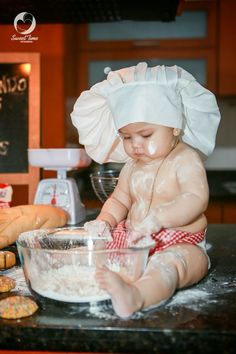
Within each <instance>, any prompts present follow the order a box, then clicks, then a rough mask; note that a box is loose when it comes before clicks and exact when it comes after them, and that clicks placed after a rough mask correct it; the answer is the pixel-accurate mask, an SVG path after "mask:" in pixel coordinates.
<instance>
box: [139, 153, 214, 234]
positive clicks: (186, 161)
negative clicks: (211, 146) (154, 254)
mask: <svg viewBox="0 0 236 354" xmlns="http://www.w3.org/2000/svg"><path fill="white" fill-rule="evenodd" d="M175 163H176V171H175V173H176V179H177V184H178V189H179V192H177V193H176V196H175V197H174V198H173V199H171V200H170V201H167V202H164V203H161V204H158V205H156V206H154V207H153V208H152V209H151V211H150V212H149V214H148V216H147V217H146V218H145V219H144V220H143V222H142V225H140V226H141V229H146V230H148V231H149V232H154V231H158V228H159V229H161V228H162V227H164V228H171V227H173V228H175V227H181V226H185V225H188V224H190V223H192V222H193V221H195V220H196V219H197V218H198V217H199V216H200V215H202V214H203V212H204V211H205V210H206V208H207V204H208V198H209V189H208V183H207V178H206V172H205V168H204V166H203V163H202V161H201V159H200V157H199V155H198V153H197V152H195V151H192V150H186V151H184V152H183V153H181V155H180V156H179V158H178V160H177V161H176V162H175Z"/></svg>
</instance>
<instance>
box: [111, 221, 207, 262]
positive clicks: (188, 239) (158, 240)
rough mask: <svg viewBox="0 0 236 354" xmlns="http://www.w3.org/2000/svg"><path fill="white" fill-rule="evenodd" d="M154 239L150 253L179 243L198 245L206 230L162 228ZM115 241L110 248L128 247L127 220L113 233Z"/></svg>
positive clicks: (153, 236) (155, 234) (153, 235)
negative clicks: (191, 230) (193, 231)
mask: <svg viewBox="0 0 236 354" xmlns="http://www.w3.org/2000/svg"><path fill="white" fill-rule="evenodd" d="M151 236H152V239H153V240H154V241H155V244H156V245H155V247H154V248H152V249H151V251H150V253H149V255H152V254H153V253H155V252H158V251H162V250H164V249H165V248H167V247H169V246H172V245H176V244H178V243H190V244H192V245H196V244H198V243H200V242H202V241H203V240H204V238H205V231H199V232H196V233H191V232H187V231H181V230H175V229H161V230H160V231H159V232H157V233H153V234H152V235H151ZM112 237H113V241H111V242H109V243H108V244H107V248H108V249H118V248H126V247H128V238H127V231H126V228H125V220H123V221H121V222H120V223H119V224H118V225H117V227H116V229H115V231H113V233H112Z"/></svg>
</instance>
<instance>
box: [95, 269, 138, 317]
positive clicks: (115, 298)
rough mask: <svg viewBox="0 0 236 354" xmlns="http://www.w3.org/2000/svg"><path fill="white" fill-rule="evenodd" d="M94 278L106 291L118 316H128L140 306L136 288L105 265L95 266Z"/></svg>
mask: <svg viewBox="0 0 236 354" xmlns="http://www.w3.org/2000/svg"><path fill="white" fill-rule="evenodd" d="M96 280H97V282H98V284H99V286H100V288H101V289H103V290H105V291H107V292H108V294H109V295H110V296H111V301H112V305H113V308H114V310H115V312H116V314H117V315H118V316H120V317H123V318H125V317H130V316H131V315H132V314H133V313H134V312H135V311H137V310H140V309H141V307H142V304H143V302H142V299H141V295H140V293H139V291H138V289H137V288H136V287H135V286H134V285H132V284H128V283H126V282H125V281H124V279H123V278H122V277H121V276H120V275H119V274H118V273H115V272H112V271H111V270H109V269H108V268H107V267H106V266H101V267H97V271H96Z"/></svg>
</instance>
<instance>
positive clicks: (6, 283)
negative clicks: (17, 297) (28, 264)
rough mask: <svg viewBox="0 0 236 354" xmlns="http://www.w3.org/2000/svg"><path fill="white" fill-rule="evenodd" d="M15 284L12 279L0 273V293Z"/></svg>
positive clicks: (10, 288) (8, 289)
mask: <svg viewBox="0 0 236 354" xmlns="http://www.w3.org/2000/svg"><path fill="white" fill-rule="evenodd" d="M15 286H16V282H15V280H14V279H11V278H9V277H5V276H4V275H0V293H6V292H8V291H10V290H12V289H14V287H15Z"/></svg>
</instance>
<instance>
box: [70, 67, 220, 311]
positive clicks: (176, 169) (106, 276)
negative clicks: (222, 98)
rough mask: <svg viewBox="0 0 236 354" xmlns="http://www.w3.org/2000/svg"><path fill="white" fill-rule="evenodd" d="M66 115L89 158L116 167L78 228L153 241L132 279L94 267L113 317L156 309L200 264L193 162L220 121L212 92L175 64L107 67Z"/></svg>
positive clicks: (209, 147)
mask: <svg viewBox="0 0 236 354" xmlns="http://www.w3.org/2000/svg"><path fill="white" fill-rule="evenodd" d="M71 117H72V121H73V124H74V125H75V126H76V128H77V129H78V132H79V138H80V143H81V144H83V145H84V146H85V149H86V151H87V153H88V154H89V155H90V156H91V157H92V158H93V159H94V160H95V161H97V162H99V163H104V162H109V161H112V162H124V163H125V164H124V166H123V168H122V170H121V172H120V176H119V181H118V184H117V186H116V188H115V190H114V192H113V194H112V195H111V197H110V198H109V199H108V200H107V201H106V203H105V204H104V206H103V207H102V209H101V212H100V214H99V215H98V217H97V219H96V220H93V221H90V222H88V223H86V224H85V228H86V229H87V230H90V231H91V232H95V231H96V232H97V233H101V232H103V231H104V230H106V231H107V230H109V229H111V228H114V227H117V229H116V230H118V232H117V231H115V232H114V233H112V240H111V241H110V243H109V248H115V247H124V246H125V247H126V246H130V245H134V244H135V243H136V242H137V238H138V237H139V236H140V235H146V237H149V238H150V239H152V241H153V242H154V246H153V248H152V249H151V251H150V254H149V259H148V263H147V267H146V269H145V272H144V274H143V275H142V277H141V278H139V279H138V280H137V281H135V282H129V281H128V280H127V279H124V278H122V277H121V276H120V274H118V273H115V272H113V271H111V270H110V269H108V268H107V267H105V266H103V267H99V268H98V269H97V272H96V280H97V281H98V283H99V285H100V287H101V288H102V289H104V290H106V291H107V292H108V293H109V294H110V296H111V300H112V304H113V307H114V310H115V312H116V313H117V315H118V316H120V317H123V318H126V317H129V316H131V315H132V314H133V313H134V312H135V311H138V310H142V309H148V308H150V307H153V306H155V305H159V304H161V303H163V301H165V300H168V299H169V298H170V297H171V296H172V295H173V294H174V293H175V291H176V290H177V289H181V288H183V287H186V286H190V285H192V284H194V283H197V282H199V281H200V280H201V279H202V278H203V277H204V276H205V275H206V274H207V271H208V269H209V266H210V264H209V263H210V261H209V257H208V255H207V253H206V249H205V233H206V227H207V220H206V217H205V215H204V211H205V210H206V208H207V205H208V198H209V191H208V183H207V177H206V172H205V168H204V165H203V162H202V160H203V158H204V157H207V156H209V155H210V154H211V152H212V151H213V149H214V145H215V137H216V132H217V128H218V125H219V121H220V113H219V109H218V106H217V103H216V99H215V96H214V95H213V94H212V93H211V92H210V91H209V90H207V89H205V88H204V87H202V86H201V85H200V84H199V83H198V82H197V81H196V80H195V78H194V77H193V76H192V75H191V74H189V73H188V72H186V71H185V70H183V69H182V68H180V67H177V66H172V67H167V66H159V65H158V66H155V67H148V66H147V64H146V63H139V64H138V65H136V66H132V67H128V68H124V69H121V70H117V71H110V72H109V74H108V76H107V79H106V80H104V81H102V82H100V83H98V84H96V85H94V86H93V87H92V88H91V89H90V90H88V91H84V92H82V94H81V95H80V97H79V98H78V100H77V101H76V103H75V106H74V110H73V112H72V114H71ZM126 229H129V230H132V231H133V232H132V233H130V232H129V233H127V232H126V231H125V230H126ZM127 235H128V236H127ZM130 235H131V236H130Z"/></svg>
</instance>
